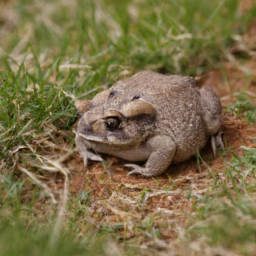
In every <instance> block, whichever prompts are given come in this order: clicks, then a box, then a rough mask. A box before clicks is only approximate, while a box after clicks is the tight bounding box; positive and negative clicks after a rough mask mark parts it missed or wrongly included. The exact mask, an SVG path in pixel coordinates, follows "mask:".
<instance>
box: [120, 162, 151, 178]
mask: <svg viewBox="0 0 256 256" xmlns="http://www.w3.org/2000/svg"><path fill="white" fill-rule="evenodd" d="M124 167H128V168H133V170H132V171H130V172H128V174H127V175H132V174H141V175H143V176H147V177H150V176H152V173H151V172H150V170H148V169H147V168H144V167H141V166H139V165H137V164H126V165H125V166H124Z"/></svg>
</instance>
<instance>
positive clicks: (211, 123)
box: [199, 86, 222, 136]
mask: <svg viewBox="0 0 256 256" xmlns="http://www.w3.org/2000/svg"><path fill="white" fill-rule="evenodd" d="M199 95H200V102H201V111H202V112H201V113H202V118H203V120H204V122H205V124H206V131H207V133H208V135H209V136H213V135H214V134H216V133H217V132H218V131H219V129H220V125H221V109H222V107H221V102H220V99H219V97H218V96H217V95H216V93H215V92H214V91H213V90H212V89H211V88H210V87H209V86H206V87H204V88H202V89H201V90H200V91H199Z"/></svg>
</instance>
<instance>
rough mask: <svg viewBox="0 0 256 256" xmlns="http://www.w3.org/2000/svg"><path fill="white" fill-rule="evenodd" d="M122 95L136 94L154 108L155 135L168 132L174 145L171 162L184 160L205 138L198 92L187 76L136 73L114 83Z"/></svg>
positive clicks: (202, 143) (203, 142)
mask: <svg viewBox="0 0 256 256" xmlns="http://www.w3.org/2000/svg"><path fill="white" fill-rule="evenodd" d="M115 87H116V88H120V89H121V90H122V91H123V93H124V95H126V97H129V98H131V97H132V96H133V95H139V96H140V97H141V98H143V99H144V100H146V101H148V102H150V103H152V105H154V107H155V108H156V112H157V115H156V121H155V125H156V134H161V135H168V136H170V137H171V138H172V139H173V141H174V142H175V143H176V145H177V147H178V148H177V153H176V156H175V158H174V160H173V161H174V162H179V161H182V160H183V159H187V158H188V157H190V156H191V155H193V154H195V150H196V149H198V148H201V147H202V146H203V145H204V144H205V142H206V139H207V134H205V124H204V121H203V119H202V113H201V102H200V97H201V96H200V94H199V93H198V91H197V90H196V88H195V80H194V79H193V78H191V77H184V76H177V75H170V76H166V75H162V74H157V73H154V72H149V71H145V72H140V73H138V74H137V75H135V76H133V77H131V78H130V79H128V80H125V81H120V82H118V83H117V84H116V86H115Z"/></svg>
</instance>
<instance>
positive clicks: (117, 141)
mask: <svg viewBox="0 0 256 256" xmlns="http://www.w3.org/2000/svg"><path fill="white" fill-rule="evenodd" d="M78 135H79V136H80V137H81V138H83V139H84V140H86V141H88V142H96V143H97V142H98V143H102V144H109V145H120V146H121V145H127V144H133V143H134V141H135V138H136V137H133V138H124V137H121V138H119V137H118V136H116V133H113V132H108V134H107V136H100V135H97V136H94V135H90V134H82V133H78Z"/></svg>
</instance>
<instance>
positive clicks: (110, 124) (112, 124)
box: [105, 117, 121, 130]
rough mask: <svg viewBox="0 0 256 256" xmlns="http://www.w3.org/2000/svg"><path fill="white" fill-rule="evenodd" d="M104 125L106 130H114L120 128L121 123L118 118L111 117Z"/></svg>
mask: <svg viewBox="0 0 256 256" xmlns="http://www.w3.org/2000/svg"><path fill="white" fill-rule="evenodd" d="M105 125H106V127H107V129H109V130H114V129H118V128H119V127H120V126H121V121H120V120H119V119H118V118H114V117H111V118H108V119H107V120H106V121H105Z"/></svg>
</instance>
